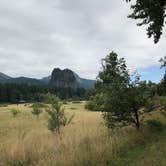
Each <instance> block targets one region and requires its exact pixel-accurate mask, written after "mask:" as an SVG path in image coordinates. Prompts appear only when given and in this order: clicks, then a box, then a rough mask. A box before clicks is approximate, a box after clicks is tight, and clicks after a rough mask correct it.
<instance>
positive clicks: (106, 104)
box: [96, 52, 153, 129]
mask: <svg viewBox="0 0 166 166" xmlns="http://www.w3.org/2000/svg"><path fill="white" fill-rule="evenodd" d="M96 88H97V93H98V94H100V95H102V100H103V104H102V107H101V108H102V109H101V111H103V117H104V120H105V123H106V125H107V127H108V128H114V127H122V126H127V125H132V124H135V126H136V128H137V129H139V128H140V115H141V114H142V113H141V108H144V107H146V105H147V102H148V100H150V99H151V98H152V97H153V94H152V93H151V88H150V87H148V86H147V84H146V82H140V80H139V77H136V79H135V81H131V79H130V75H129V72H128V70H127V66H126V63H125V60H124V58H120V59H119V58H118V55H117V54H116V53H114V52H112V53H110V54H109V55H108V56H107V57H106V58H105V59H103V61H102V71H101V72H99V76H98V80H97V84H96ZM144 111H147V109H144Z"/></svg>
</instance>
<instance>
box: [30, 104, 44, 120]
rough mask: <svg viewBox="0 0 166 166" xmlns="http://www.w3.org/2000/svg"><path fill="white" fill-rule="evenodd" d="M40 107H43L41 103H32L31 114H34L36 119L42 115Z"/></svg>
mask: <svg viewBox="0 0 166 166" xmlns="http://www.w3.org/2000/svg"><path fill="white" fill-rule="evenodd" d="M44 106H45V105H44ZM42 107H43V105H42V104H41V103H34V104H33V105H32V108H33V110H32V114H34V115H35V116H36V117H39V115H40V114H41V113H42Z"/></svg>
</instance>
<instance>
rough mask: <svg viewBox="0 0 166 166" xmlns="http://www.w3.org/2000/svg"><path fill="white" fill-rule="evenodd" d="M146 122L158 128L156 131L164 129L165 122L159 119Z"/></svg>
mask: <svg viewBox="0 0 166 166" xmlns="http://www.w3.org/2000/svg"><path fill="white" fill-rule="evenodd" d="M146 122H147V124H148V126H149V127H150V128H151V129H153V130H156V131H163V130H164V126H163V124H162V123H161V122H160V121H158V120H148V121H146Z"/></svg>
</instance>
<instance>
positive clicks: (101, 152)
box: [0, 103, 166, 166]
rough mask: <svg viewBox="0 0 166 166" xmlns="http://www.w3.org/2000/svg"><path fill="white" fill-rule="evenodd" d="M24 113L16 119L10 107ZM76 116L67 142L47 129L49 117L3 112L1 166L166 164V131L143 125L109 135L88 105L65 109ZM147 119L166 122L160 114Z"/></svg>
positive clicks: (26, 110)
mask: <svg viewBox="0 0 166 166" xmlns="http://www.w3.org/2000/svg"><path fill="white" fill-rule="evenodd" d="M13 107H16V108H19V109H20V110H22V111H21V114H20V115H18V117H15V118H14V117H12V115H11V113H10V111H9V110H10V108H13ZM65 107H66V113H67V114H73V113H74V114H75V117H74V120H73V123H72V124H70V125H69V126H67V127H66V128H65V129H64V132H63V138H62V140H60V139H59V137H58V136H57V135H54V134H52V133H51V132H49V131H48V130H47V127H46V125H47V114H46V113H42V115H41V116H40V118H39V119H37V118H36V117H34V116H33V115H32V114H31V112H30V111H31V108H30V107H29V106H24V105H19V106H17V105H10V106H8V107H1V108H0V166H1V165H2V166H45V165H48V166H106V165H107V166H165V165H166V141H165V140H166V130H165V126H162V129H163V130H162V131H158V130H157V129H156V128H153V127H147V126H145V127H143V130H141V131H139V132H138V131H136V130H135V129H133V128H125V129H123V130H120V131H115V132H114V133H108V131H107V130H106V129H105V127H104V126H103V125H102V118H101V115H100V113H97V112H87V111H86V110H85V109H84V103H70V104H68V105H65ZM147 118H150V119H151V118H155V119H158V120H160V121H162V123H163V124H164V123H165V118H164V117H163V116H161V115H160V114H158V113H157V112H156V113H154V114H152V115H151V116H149V115H148V116H147Z"/></svg>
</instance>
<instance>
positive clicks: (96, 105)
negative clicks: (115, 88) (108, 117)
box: [85, 94, 104, 111]
mask: <svg viewBox="0 0 166 166" xmlns="http://www.w3.org/2000/svg"><path fill="white" fill-rule="evenodd" d="M103 102H104V100H103V96H102V95H98V94H97V95H95V96H94V97H91V98H90V101H88V102H87V103H86V105H85V109H88V110H91V111H102V110H103Z"/></svg>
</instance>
